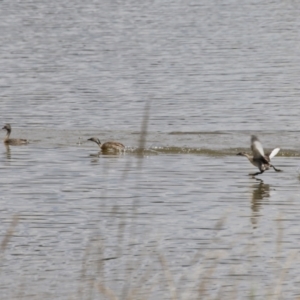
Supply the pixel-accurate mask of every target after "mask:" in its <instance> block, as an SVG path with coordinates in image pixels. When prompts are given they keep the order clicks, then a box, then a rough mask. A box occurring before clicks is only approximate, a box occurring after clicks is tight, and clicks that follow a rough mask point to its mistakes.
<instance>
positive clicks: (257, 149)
mask: <svg viewBox="0 0 300 300" xmlns="http://www.w3.org/2000/svg"><path fill="white" fill-rule="evenodd" d="M251 150H252V152H253V158H254V159H260V158H262V157H265V153H264V148H263V146H262V144H261V142H260V141H259V139H258V138H257V137H256V136H255V135H252V136H251Z"/></svg>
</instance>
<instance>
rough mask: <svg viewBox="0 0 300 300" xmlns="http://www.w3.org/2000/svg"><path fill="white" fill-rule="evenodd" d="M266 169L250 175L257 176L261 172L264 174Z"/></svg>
mask: <svg viewBox="0 0 300 300" xmlns="http://www.w3.org/2000/svg"><path fill="white" fill-rule="evenodd" d="M263 172H264V171H260V172H257V173H254V174H249V175H250V176H256V175H259V174H262V173H263Z"/></svg>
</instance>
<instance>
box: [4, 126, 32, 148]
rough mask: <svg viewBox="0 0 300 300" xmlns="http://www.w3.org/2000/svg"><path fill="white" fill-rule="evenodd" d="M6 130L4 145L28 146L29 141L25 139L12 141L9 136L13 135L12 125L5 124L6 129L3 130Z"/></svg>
mask: <svg viewBox="0 0 300 300" xmlns="http://www.w3.org/2000/svg"><path fill="white" fill-rule="evenodd" d="M2 129H4V130H6V136H5V138H4V141H3V142H4V143H5V144H7V145H25V144H28V141H27V140H24V139H10V138H9V136H10V134H11V126H10V124H5V125H4V127H3V128H2Z"/></svg>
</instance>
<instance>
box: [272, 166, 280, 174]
mask: <svg viewBox="0 0 300 300" xmlns="http://www.w3.org/2000/svg"><path fill="white" fill-rule="evenodd" d="M271 167H272V168H273V169H274V170H275V171H276V172H282V170H280V169H276V168H275V166H273V165H271Z"/></svg>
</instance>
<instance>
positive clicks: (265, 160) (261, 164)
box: [237, 135, 281, 176]
mask: <svg viewBox="0 0 300 300" xmlns="http://www.w3.org/2000/svg"><path fill="white" fill-rule="evenodd" d="M251 150H252V154H253V156H251V155H249V154H247V153H245V152H240V153H238V154H237V155H242V156H246V157H247V158H248V160H249V161H250V162H251V164H252V165H254V166H255V167H257V168H258V169H259V171H260V172H257V173H254V174H249V175H252V176H256V175H259V174H262V173H263V172H264V171H266V170H269V169H270V167H272V168H273V169H274V170H275V171H276V172H281V170H279V169H276V168H275V167H274V166H273V165H271V159H272V158H273V157H274V156H275V155H276V154H277V153H278V152H279V150H280V148H275V149H274V150H273V151H272V152H271V153H270V154H269V155H265V153H264V149H263V146H262V144H261V142H260V141H259V139H258V138H257V137H256V136H255V135H252V136H251Z"/></svg>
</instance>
